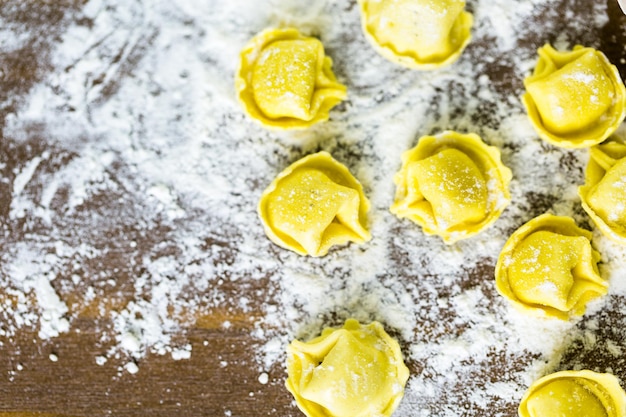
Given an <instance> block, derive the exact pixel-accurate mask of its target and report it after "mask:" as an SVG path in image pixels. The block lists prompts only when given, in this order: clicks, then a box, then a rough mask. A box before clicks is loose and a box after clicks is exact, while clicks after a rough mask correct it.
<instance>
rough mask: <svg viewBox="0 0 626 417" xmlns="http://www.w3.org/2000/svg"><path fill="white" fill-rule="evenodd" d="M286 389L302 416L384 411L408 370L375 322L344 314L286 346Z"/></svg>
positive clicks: (360, 416)
mask: <svg viewBox="0 0 626 417" xmlns="http://www.w3.org/2000/svg"><path fill="white" fill-rule="evenodd" d="M287 373H288V378H287V381H286V386H287V389H288V390H289V391H290V392H291V393H292V394H293V396H294V398H295V400H296V404H297V405H298V408H300V410H302V412H303V413H304V414H306V415H307V416H308V417H371V416H380V417H388V416H391V414H392V413H393V412H394V410H395V409H396V408H397V407H398V405H399V403H400V401H401V399H402V397H403V395H404V386H405V384H406V382H407V380H408V378H409V370H408V368H407V367H406V365H405V364H404V361H403V359H402V352H401V351H400V346H399V345H398V342H397V341H396V340H395V339H393V338H392V337H390V336H389V335H388V334H387V332H385V330H384V328H383V326H382V325H381V324H380V323H378V322H372V323H370V324H368V325H362V324H360V323H359V322H358V321H357V320H354V319H348V320H346V322H345V324H344V325H343V327H341V328H326V329H324V331H323V332H322V334H321V336H319V337H316V338H315V339H313V340H311V341H309V342H301V341H298V340H295V341H293V342H292V343H291V344H290V345H289V346H288V348H287Z"/></svg>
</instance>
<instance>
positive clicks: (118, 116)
mask: <svg viewBox="0 0 626 417" xmlns="http://www.w3.org/2000/svg"><path fill="white" fill-rule="evenodd" d="M573 3H575V2H573ZM303 4H305V3H303V2H302V1H298V0H263V1H251V0H231V1H218V0H213V1H208V2H196V1H193V0H177V1H169V2H160V1H156V0H153V1H149V0H145V1H133V2H128V1H121V0H90V1H88V2H87V4H86V5H85V6H84V8H82V9H81V10H80V11H76V12H73V13H74V14H73V15H70V14H69V13H68V15H67V16H66V17H65V19H66V20H67V22H68V25H67V27H66V28H65V29H64V30H63V32H62V33H61V36H60V41H59V42H58V43H51V51H50V61H51V62H50V64H51V68H52V69H51V70H50V71H49V72H46V73H45V75H44V76H43V77H42V79H41V81H40V82H38V83H36V84H35V85H34V86H33V87H32V89H30V91H29V92H28V94H27V95H25V96H24V97H23V98H22V100H21V101H20V103H19V106H18V110H17V111H16V112H14V113H9V114H8V115H7V117H6V119H5V125H4V129H3V131H2V135H3V138H4V139H3V140H5V141H9V142H10V143H12V146H14V147H16V148H19V149H22V150H23V152H27V154H28V155H30V157H29V158H28V159H27V160H25V161H26V162H24V163H23V164H22V165H20V166H17V167H15V169H13V171H12V172H11V173H7V174H6V175H5V176H4V177H3V178H2V181H3V182H4V183H6V184H10V185H11V186H10V196H6V197H7V198H9V199H10V209H9V212H8V217H7V218H6V219H3V221H5V224H4V225H3V234H4V237H5V239H6V241H7V242H8V243H7V244H6V245H5V246H4V249H5V250H4V253H3V254H2V255H0V272H1V274H2V275H1V277H0V284H1V285H2V287H3V288H4V289H5V292H6V294H7V295H8V296H9V297H10V299H11V302H6V303H4V305H2V306H1V307H0V317H1V318H2V322H3V323H4V324H3V326H2V327H0V332H1V333H0V335H2V336H3V338H2V339H0V342H2V343H6V341H10V340H11V337H12V336H14V335H15V334H16V333H17V332H19V331H20V329H22V328H25V327H29V328H30V327H32V328H35V329H38V331H39V336H40V337H41V338H42V339H46V338H52V337H56V336H58V335H59V334H60V333H63V332H67V331H70V329H71V328H72V322H73V320H74V319H75V318H76V317H78V316H79V315H80V313H81V311H82V310H83V309H84V308H86V307H87V306H88V307H89V308H90V309H94V310H95V311H97V312H98V318H97V320H98V321H99V323H101V326H102V331H103V337H102V340H101V343H102V346H103V347H104V348H105V351H106V354H105V355H103V356H98V357H96V358H94V366H97V365H104V364H105V363H106V362H107V360H108V359H110V358H111V357H121V358H122V359H124V358H125V360H126V361H127V363H126V365H125V369H126V371H128V372H130V373H135V372H140V368H141V358H142V357H143V356H144V355H145V354H146V353H147V352H155V353H158V354H169V355H171V356H172V358H173V359H186V358H189V357H190V355H192V354H193V352H192V349H191V345H189V344H187V343H186V342H185V339H184V335H185V330H186V329H187V328H189V327H191V326H193V324H194V320H195V319H194V318H195V317H200V316H202V315H206V314H209V313H208V312H209V311H210V309H211V308H213V307H215V306H221V307H225V308H226V309H230V311H233V312H243V313H247V312H251V311H258V309H260V310H261V312H262V318H261V319H260V320H259V321H257V322H256V323H255V328H256V331H255V334H254V336H255V337H256V338H258V340H259V343H260V346H261V350H260V351H259V352H258V353H257V356H256V360H257V364H256V366H258V369H259V381H260V383H261V384H263V385H264V384H266V383H267V382H268V378H269V377H268V374H267V372H269V371H271V370H272V369H281V368H282V366H283V362H284V358H285V356H284V348H285V346H286V344H287V343H289V341H290V340H292V339H293V338H295V337H299V338H308V337H311V336H314V335H316V334H318V333H319V332H320V330H321V329H322V328H323V327H324V326H327V325H336V324H339V323H340V322H341V321H343V320H344V319H345V318H347V317H355V318H357V319H360V320H365V321H369V320H372V319H376V320H379V321H381V322H382V323H384V324H385V326H386V328H387V329H389V330H391V331H393V332H394V334H396V335H397V337H398V338H399V340H400V341H401V344H402V346H403V347H404V353H405V355H406V356H407V361H408V362H410V363H411V364H412V365H411V366H412V371H413V373H412V375H411V378H410V380H409V384H408V388H407V393H406V396H405V399H404V400H403V402H402V405H401V407H400V409H399V411H398V412H397V415H398V416H418V415H420V416H421V415H424V416H427V415H438V416H457V415H460V414H462V413H460V412H459V410H464V411H463V413H466V414H465V415H484V413H486V412H487V410H490V411H489V415H492V416H497V415H504V414H506V410H507V407H508V408H509V409H510V407H511V404H513V403H516V402H517V401H518V400H519V398H520V397H521V395H522V393H523V391H524V390H525V388H526V387H527V386H528V384H529V383H530V382H532V380H533V379H534V378H536V377H538V376H541V375H543V374H545V373H546V372H548V371H551V370H553V369H555V368H557V367H559V366H564V364H565V365H571V366H583V365H585V366H587V365H588V364H587V363H586V362H585V361H584V360H583V359H584V358H583V359H580V358H579V359H577V358H569V357H568V356H567V354H565V355H564V356H563V354H562V353H563V352H564V351H565V352H566V351H567V347H568V345H570V344H573V343H579V342H580V343H583V342H584V343H587V345H585V349H586V350H593V349H595V348H598V347H600V348H602V349H604V350H605V351H606V352H608V354H609V355H610V356H611V357H613V356H614V357H618V356H620V355H621V353H622V352H623V349H624V348H626V347H625V346H624V345H623V340H624V336H625V334H624V332H623V331H621V330H615V331H614V332H613V333H612V334H613V335H614V336H615V337H614V338H613V339H606V340H602V341H600V340H594V338H593V336H594V335H595V334H596V333H597V326H595V327H594V323H596V324H597V323H598V322H604V321H603V320H604V319H603V317H604V316H603V315H602V309H603V308H609V307H610V308H611V309H614V310H617V314H623V315H626V311H625V310H626V309H624V308H623V307H622V308H620V307H618V306H619V305H620V301H623V298H624V296H626V284H624V283H623V282H620V281H619V279H618V278H619V277H623V276H624V275H625V274H626V251H625V250H624V249H623V248H620V247H617V246H616V245H614V244H611V243H610V242H608V241H607V240H606V239H604V238H603V237H602V236H600V235H599V234H597V233H596V245H597V247H598V248H599V250H601V251H602V253H603V255H604V258H605V259H604V260H605V263H604V264H603V266H602V271H603V274H604V276H606V277H607V278H609V279H611V281H612V287H611V294H610V296H609V297H607V298H605V299H604V300H601V301H598V302H595V303H593V304H592V305H591V306H590V308H589V310H590V311H589V313H588V317H590V318H589V319H587V320H585V321H584V322H582V323H578V324H576V323H560V322H553V321H539V320H534V319H529V318H527V317H525V316H521V315H520V314H519V313H517V312H514V311H511V310H510V309H509V307H508V306H507V305H506V302H505V301H504V300H502V299H501V298H500V297H499V296H498V295H497V294H496V292H495V289H494V284H493V279H492V276H491V274H492V270H493V266H494V265H495V261H496V258H497V255H498V253H499V251H500V248H501V247H502V246H503V244H504V242H505V240H506V238H507V237H508V236H509V235H510V233H511V232H512V231H513V230H515V229H516V228H517V227H518V226H520V225H521V224H522V223H524V222H525V221H527V220H529V219H530V218H532V217H534V216H536V215H539V214H541V213H543V212H545V211H547V210H551V211H553V212H554V213H555V214H559V215H571V216H573V217H574V218H575V219H576V220H577V221H578V222H579V223H580V224H582V225H583V226H585V227H590V226H589V220H587V218H586V216H585V215H584V212H583V211H582V209H581V208H580V204H579V200H578V197H577V194H576V190H577V186H578V185H580V184H581V183H582V181H583V169H584V166H585V164H586V160H587V151H585V150H581V151H566V150H563V149H557V148H555V147H552V146H549V145H546V144H545V143H543V142H541V141H540V140H539V139H538V138H537V135H536V134H535V133H534V131H533V129H532V127H531V125H530V123H529V122H528V121H527V118H526V115H525V112H524V110H523V108H522V106H521V104H520V102H519V98H518V97H519V96H520V94H521V93H522V90H521V89H522V88H523V87H522V83H521V80H522V79H523V77H524V76H526V75H527V74H528V73H529V71H531V70H532V68H533V66H534V63H535V60H536V55H535V50H536V48H537V47H539V46H541V44H542V43H543V42H544V41H552V42H553V43H556V45H557V46H559V47H571V46H573V44H574V43H585V44H586V46H593V47H598V46H599V43H598V36H599V35H598V34H599V30H600V28H602V26H603V25H604V24H605V23H606V22H607V19H608V18H607V17H606V16H607V12H606V2H604V1H598V2H596V4H595V6H594V8H593V10H591V11H589V10H587V9H585V10H584V11H583V10H580V7H579V6H577V5H576V4H572V5H568V2H563V1H558V0H520V1H515V2H512V1H511V0H475V1H469V4H468V8H469V9H470V10H471V11H472V12H474V14H475V27H474V30H473V42H472V44H470V47H469V48H468V50H467V51H466V52H465V53H464V54H463V55H462V56H461V59H460V60H459V62H457V63H456V64H454V65H453V66H450V67H447V68H444V69H440V70H437V71H432V72H416V71H409V70H405V69H403V68H400V67H398V66H396V65H394V64H392V63H389V62H387V61H386V60H384V59H383V58H382V57H380V56H379V55H377V54H376V53H375V52H374V51H373V49H372V48H371V47H370V46H369V45H368V44H367V43H366V41H365V39H364V37H363V35H362V34H361V29H360V22H359V15H358V7H356V5H355V4H354V2H349V3H347V4H345V2H333V1H324V0H315V1H312V2H306V7H303ZM560 13H566V15H567V16H568V26H567V27H564V28H561V27H558V28H557V27H555V26H554V25H551V24H550V22H551V21H552V20H555V19H554V18H555V17H556V16H558V15H559V14H560ZM539 16H544V17H543V18H542V19H545V20H546V21H547V23H546V24H544V25H541V26H538V25H534V24H533V23H532V22H534V21H536V20H537V19H538V18H539ZM590 16H591V17H592V18H591V19H590ZM85 20H90V21H91V23H90V24H84V21H85ZM80 22H83V23H80ZM280 24H290V25H295V26H297V27H299V28H300V29H301V30H302V31H303V32H305V33H308V34H313V35H316V36H320V37H321V39H322V41H323V42H324V44H325V47H326V51H327V53H328V55H330V56H331V57H332V58H333V61H334V67H333V68H334V70H335V74H336V75H337V77H338V79H339V80H340V81H341V82H342V83H344V84H346V85H347V86H348V100H347V101H346V102H345V103H343V104H342V105H340V106H339V107H338V108H336V109H335V110H333V111H332V112H331V120H330V121H329V122H327V123H324V124H321V125H317V126H315V127H313V128H311V129H308V130H305V131H301V132H295V133H282V132H281V133H277V132H271V131H267V130H265V129H263V128H261V127H259V126H258V125H256V124H255V123H254V122H252V121H251V120H250V119H249V118H248V117H246V116H245V115H244V114H243V111H242V109H241V107H240V105H239V104H238V103H237V102H236V98H235V91H234V86H233V83H234V80H233V77H234V72H235V69H236V66H237V63H238V51H239V50H240V49H241V47H242V46H243V45H244V44H245V43H246V42H247V41H248V40H249V39H250V38H251V37H252V36H253V35H254V34H255V33H257V32H259V31H260V30H262V29H264V28H266V27H269V26H275V25H280ZM7 25H8V24H7V23H6V22H0V28H5V27H9V30H10V31H12V32H10V33H9V34H7V33H6V29H1V30H2V32H0V38H1V41H0V48H2V49H3V50H6V51H10V50H17V49H18V48H20V47H21V46H22V45H23V43H24V42H27V41H28V39H31V38H32V37H34V36H38V34H37V33H31V32H30V31H29V29H26V28H24V27H20V26H19V25H17V26H16V25H8V26H7ZM543 33H545V35H543ZM537 39H540V40H539V41H536V40H537ZM51 42H52V41H51ZM529 42H535V43H534V44H531V45H530V46H529ZM487 71H490V73H492V74H496V75H495V76H493V77H492V79H490V78H489V76H487V75H486V72H487ZM0 105H6V103H0ZM445 129H451V130H457V131H460V132H474V133H477V134H479V135H480V136H482V137H483V139H484V140H485V141H486V142H487V143H489V144H491V145H495V146H498V147H500V148H501V149H502V154H503V161H504V163H505V164H506V165H507V166H508V167H510V168H511V169H512V171H513V175H514V179H513V182H512V184H511V194H512V204H511V205H510V206H509V207H508V208H507V209H506V210H505V212H504V214H503V215H502V217H501V218H500V219H499V220H498V222H496V224H495V225H494V226H492V227H490V228H489V229H487V230H486V231H484V232H483V233H481V234H480V235H479V236H477V237H475V238H472V239H469V240H467V241H462V242H460V243H458V244H456V245H454V246H446V245H444V244H443V243H442V242H441V240H440V239H439V238H438V237H426V236H424V235H423V233H422V232H421V230H420V229H419V228H418V227H417V226H415V225H413V224H412V223H410V222H408V221H400V220H398V219H397V218H395V217H394V216H393V215H392V214H391V213H389V211H388V207H389V206H390V204H391V202H392V199H393V195H394V192H395V190H394V186H393V180H392V177H393V175H394V174H395V172H396V171H397V170H398V169H399V168H400V163H401V161H400V155H401V154H402V152H403V151H405V150H406V149H409V148H410V147H412V146H414V145H415V143H416V140H417V138H418V137H420V136H422V135H426V134H433V133H438V132H440V131H442V130H445ZM38 138H40V139H41V140H43V142H42V141H41V140H39V139H38ZM42 143H43V145H42ZM321 149H323V150H327V151H329V152H331V153H332V154H333V156H334V157H335V158H337V159H338V160H339V161H341V162H343V163H345V164H346V165H347V166H348V167H349V168H350V169H351V171H352V172H353V174H354V175H355V176H356V177H357V178H358V179H359V180H360V181H361V182H362V183H363V185H364V188H365V191H366V193H367V195H368V197H369V198H370V201H371V202H372V210H371V212H370V217H369V218H370V226H371V232H372V235H373V239H372V241H371V242H369V243H367V244H364V245H360V246H357V245H351V246H348V247H343V248H339V249H337V250H331V253H330V254H329V255H328V256H326V257H324V258H321V259H312V258H305V257H300V256H298V255H296V254H294V253H291V252H288V251H284V250H282V249H279V248H277V247H276V246H275V245H273V244H272V243H271V242H269V240H267V239H266V237H265V235H264V234H263V229H262V227H261V225H260V223H259V221H258V219H257V215H256V204H257V201H258V198H259V196H260V194H261V192H262V191H263V189H264V188H265V187H266V186H267V185H268V184H269V183H270V182H271V180H272V179H273V178H274V177H275V175H277V174H278V173H279V172H280V171H281V170H282V169H283V168H285V167H286V166H287V165H289V164H290V163H291V162H293V161H295V160H297V159H298V158H299V157H301V156H303V155H305V154H308V153H311V152H314V151H316V150H321ZM0 163H2V161H0ZM4 167H6V163H4V164H0V169H2V168H4ZM5 171H6V170H5ZM138 248H141V252H139V250H138ZM102 260H109V263H108V264H111V263H110V262H111V261H115V262H114V263H115V264H116V265H123V267H119V268H117V269H111V268H107V267H103V266H102V265H104V263H103V262H102ZM477 271H478V272H477ZM477 276H478V277H481V279H480V280H478V279H477V278H476V277H477ZM268 277H269V282H268V285H267V288H266V289H265V290H263V291H261V292H256V293H253V292H252V288H258V284H259V282H261V280H264V279H267V278H268ZM231 282H235V283H236V288H237V289H236V290H233V289H232V286H226V285H225V284H227V283H231ZM129 285H130V286H129ZM226 287H228V288H230V289H229V290H223V288H226ZM68 294H73V297H72V301H71V302H69V301H68V299H67V296H68ZM76 297H78V299H76ZM259 302H262V305H261V306H259V305H258V303H259ZM229 326H230V323H229V322H226V321H225V322H224V326H223V327H224V328H225V329H228V327H229ZM589 335H590V336H589ZM174 336H176V340H177V341H178V342H176V343H175V342H173V337H174ZM604 350H603V351H604ZM568 361H569V362H568ZM136 362H137V363H138V364H139V367H137V364H136ZM616 363H618V362H616ZM619 363H621V362H619ZM96 364H97V365H96ZM492 365H493V366H497V368H498V369H499V370H501V371H502V374H500V375H497V377H498V379H497V380H496V379H494V376H493V375H491V376H490V375H488V374H487V373H486V372H487V371H486V370H487V369H489V368H490V367H491V366H492ZM224 366H225V367H227V366H228V364H227V363H226V364H225V365H224ZM606 366H608V365H607V364H604V368H603V369H599V370H608V368H607V367H606ZM611 366H616V365H611ZM621 371H622V372H625V371H626V368H622V369H621ZM270 375H272V378H274V377H276V376H277V375H276V373H274V374H270ZM468 393H471V394H468ZM227 413H228V412H227ZM481 413H482V414H481Z"/></svg>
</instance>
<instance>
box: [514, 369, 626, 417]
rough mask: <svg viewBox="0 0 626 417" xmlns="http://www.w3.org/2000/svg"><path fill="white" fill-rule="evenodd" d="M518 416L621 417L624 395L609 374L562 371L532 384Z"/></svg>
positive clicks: (624, 408) (625, 407) (625, 404)
mask: <svg viewBox="0 0 626 417" xmlns="http://www.w3.org/2000/svg"><path fill="white" fill-rule="evenodd" d="M518 412H519V415H520V417H544V416H560V417H579V416H585V417H624V416H626V394H625V393H624V390H623V389H622V387H621V386H620V384H619V381H618V380H617V378H615V377H614V376H613V375H611V374H600V373H597V372H593V371H587V370H585V371H562V372H556V373H554V374H551V375H547V376H544V377H543V378H541V379H539V380H537V381H535V382H534V383H533V384H532V385H531V387H530V388H529V389H528V391H526V394H524V397H523V398H522V401H521V403H520V406H519V410H518Z"/></svg>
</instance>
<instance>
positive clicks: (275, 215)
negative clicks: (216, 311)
mask: <svg viewBox="0 0 626 417" xmlns="http://www.w3.org/2000/svg"><path fill="white" fill-rule="evenodd" d="M368 210H369V201H368V200H367V198H366V197H365V194H364V193H363V187H361V184H360V183H359V182H358V181H357V180H356V178H354V177H353V176H352V174H351V173H350V171H348V168H346V167H345V166H344V165H342V164H340V163H339V162H337V161H336V160H334V159H333V158H332V156H330V154H329V153H327V152H319V153H316V154H313V155H309V156H307V157H305V158H302V159H301V160H299V161H297V162H295V163H294V164H292V165H291V166H289V167H288V168H287V169H285V170H284V171H283V172H282V173H281V174H280V175H278V177H277V178H276V179H275V180H274V181H273V182H272V184H271V185H270V186H269V187H268V188H267V189H266V190H265V191H264V192H263V195H262V196H261V201H260V202H259V216H260V217H261V220H262V222H263V226H264V227H265V233H266V234H267V236H268V237H269V238H270V239H271V240H272V241H273V242H274V243H276V244H277V245H279V246H282V247H283V248H286V249H290V250H292V251H294V252H296V253H299V254H300V255H311V256H323V255H326V253H327V252H328V249H329V248H330V247H331V246H333V245H341V244H345V243H348V242H356V243H363V242H365V241H368V240H370V238H371V236H370V233H369V231H368V230H367V229H366V216H367V211H368Z"/></svg>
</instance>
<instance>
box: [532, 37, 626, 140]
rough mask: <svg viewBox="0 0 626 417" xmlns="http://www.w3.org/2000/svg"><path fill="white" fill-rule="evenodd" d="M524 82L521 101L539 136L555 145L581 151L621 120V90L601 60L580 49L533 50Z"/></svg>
mask: <svg viewBox="0 0 626 417" xmlns="http://www.w3.org/2000/svg"><path fill="white" fill-rule="evenodd" d="M538 53H539V61H538V62H537V66H536V67H535V71H534V72H533V74H532V75H531V76H529V77H527V78H526V79H525V80H524V85H525V87H526V93H525V94H524V95H523V96H522V101H523V103H524V105H525V106H526V110H527V111H528V115H529V117H530V121H531V122H532V124H533V126H534V127H535V129H536V130H537V133H538V134H539V136H540V137H541V138H542V139H544V140H546V141H548V142H550V143H552V144H554V145H557V146H562V147H565V148H582V147H589V146H593V145H596V144H598V143H600V142H602V141H603V140H605V139H606V138H608V137H609V136H610V135H611V134H612V133H613V132H614V131H615V130H616V129H617V128H618V127H619V125H620V124H621V122H622V120H624V117H625V116H626V88H625V87H624V83H623V82H622V80H621V78H620V75H619V72H618V71H617V68H616V67H615V66H614V65H611V63H610V62H609V61H608V59H607V58H606V56H604V54H603V53H602V52H600V51H596V50H595V49H593V48H584V47H582V46H580V45H578V46H576V47H574V50H572V51H566V52H559V51H556V50H555V49H554V48H552V46H550V45H544V46H543V47H542V48H540V49H539V50H538Z"/></svg>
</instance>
